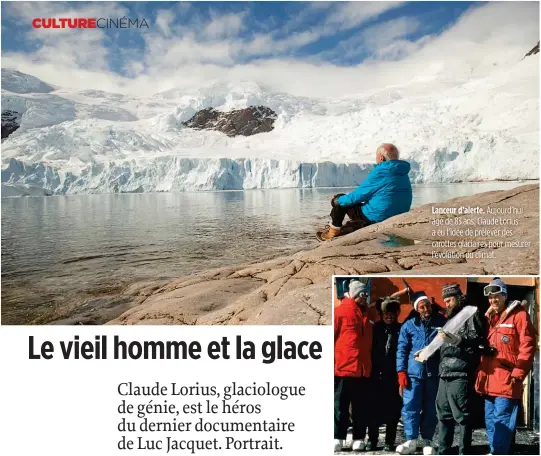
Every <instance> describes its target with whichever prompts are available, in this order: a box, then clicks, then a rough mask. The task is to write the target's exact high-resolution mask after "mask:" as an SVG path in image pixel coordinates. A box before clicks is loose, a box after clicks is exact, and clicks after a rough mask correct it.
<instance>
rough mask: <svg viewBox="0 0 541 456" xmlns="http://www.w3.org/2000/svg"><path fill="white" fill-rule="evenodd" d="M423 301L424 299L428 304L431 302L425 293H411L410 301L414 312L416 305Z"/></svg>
mask: <svg viewBox="0 0 541 456" xmlns="http://www.w3.org/2000/svg"><path fill="white" fill-rule="evenodd" d="M424 299H426V300H427V301H428V302H431V301H430V298H429V297H428V296H427V295H426V293H425V292H424V291H418V292H417V293H413V294H412V295H411V300H412V302H413V308H414V309H415V310H417V305H418V304H419V303H420V302H421V301H423V300H424Z"/></svg>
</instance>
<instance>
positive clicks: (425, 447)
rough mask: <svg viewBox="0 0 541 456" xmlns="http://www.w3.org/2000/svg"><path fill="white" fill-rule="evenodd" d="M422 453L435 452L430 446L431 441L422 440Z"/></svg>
mask: <svg viewBox="0 0 541 456" xmlns="http://www.w3.org/2000/svg"><path fill="white" fill-rule="evenodd" d="M423 454H425V455H429V454H436V450H435V448H434V447H433V446H432V442H431V441H430V440H426V439H425V441H424V442H423Z"/></svg>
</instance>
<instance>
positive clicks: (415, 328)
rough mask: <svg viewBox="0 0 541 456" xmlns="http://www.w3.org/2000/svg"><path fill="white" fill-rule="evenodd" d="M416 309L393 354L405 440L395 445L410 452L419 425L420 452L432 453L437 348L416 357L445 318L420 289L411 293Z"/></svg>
mask: <svg viewBox="0 0 541 456" xmlns="http://www.w3.org/2000/svg"><path fill="white" fill-rule="evenodd" d="M412 302H413V307H414V308H415V310H416V313H415V314H414V315H413V317H412V318H410V319H409V320H407V321H406V322H405V323H404V324H403V325H402V328H401V329H400V336H399V337H398V349H397V354H396V370H397V372H398V384H399V390H400V393H401V396H402V400H403V404H404V405H403V407H402V421H403V423H404V431H405V433H406V442H405V443H403V444H402V445H399V446H398V447H397V448H396V452H397V453H399V454H414V453H415V451H416V450H417V439H418V438H419V429H420V431H421V437H422V438H423V439H424V444H423V454H425V455H428V454H436V453H435V450H434V448H433V447H432V438H433V437H434V433H435V431H436V425H437V423H438V419H437V417H436V395H437V393H438V380H439V379H438V366H439V361H440V360H439V352H436V353H435V354H434V355H432V356H431V357H430V358H428V360H427V361H426V362H424V363H423V362H419V361H417V359H416V358H417V354H418V353H419V351H421V350H422V349H423V348H424V347H426V346H427V345H428V344H429V343H430V342H432V340H433V339H434V337H436V336H437V335H438V329H439V328H441V327H443V325H444V324H445V322H446V318H445V317H444V316H443V315H441V314H439V313H437V312H433V311H432V303H431V301H430V299H429V298H428V296H427V295H426V294H425V293H423V292H419V293H414V295H413V296H412Z"/></svg>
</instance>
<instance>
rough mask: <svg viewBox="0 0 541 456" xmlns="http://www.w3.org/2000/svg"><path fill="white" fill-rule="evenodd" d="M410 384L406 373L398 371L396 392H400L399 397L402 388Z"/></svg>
mask: <svg viewBox="0 0 541 456" xmlns="http://www.w3.org/2000/svg"><path fill="white" fill-rule="evenodd" d="M409 384H410V379H409V378H408V374H406V372H404V371H400V372H399V373H398V394H400V397H402V395H403V394H404V388H407V387H408V386H409Z"/></svg>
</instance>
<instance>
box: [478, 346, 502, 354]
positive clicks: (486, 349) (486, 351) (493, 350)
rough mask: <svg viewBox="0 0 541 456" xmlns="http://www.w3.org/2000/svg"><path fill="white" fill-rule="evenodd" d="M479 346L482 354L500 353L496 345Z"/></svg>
mask: <svg viewBox="0 0 541 456" xmlns="http://www.w3.org/2000/svg"><path fill="white" fill-rule="evenodd" d="M479 348H480V349H481V354H482V355H483V356H489V357H494V356H496V355H497V354H498V350H497V349H496V348H495V347H491V346H490V345H487V346H484V345H480V346H479Z"/></svg>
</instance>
